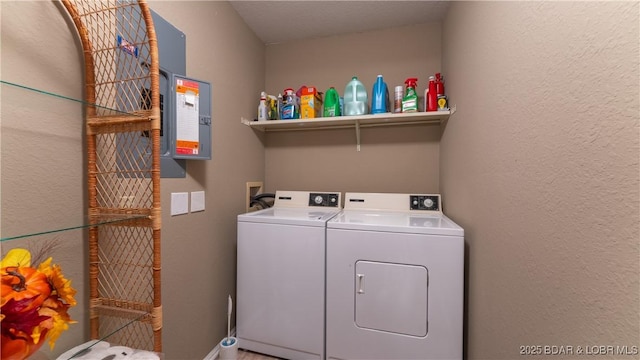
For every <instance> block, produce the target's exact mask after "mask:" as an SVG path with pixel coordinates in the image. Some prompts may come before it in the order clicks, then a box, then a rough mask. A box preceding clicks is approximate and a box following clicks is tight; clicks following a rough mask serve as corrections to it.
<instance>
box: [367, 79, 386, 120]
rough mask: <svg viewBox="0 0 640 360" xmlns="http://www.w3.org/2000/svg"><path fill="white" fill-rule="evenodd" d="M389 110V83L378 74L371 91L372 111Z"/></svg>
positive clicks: (375, 112) (382, 111) (373, 112)
mask: <svg viewBox="0 0 640 360" xmlns="http://www.w3.org/2000/svg"><path fill="white" fill-rule="evenodd" d="M388 111H389V91H388V89H387V84H386V83H385V82H384V80H383V79H382V75H378V77H377V79H376V82H375V84H373V90H372V91H371V113H372V114H382V113H386V112H388Z"/></svg>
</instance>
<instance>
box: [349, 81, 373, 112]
mask: <svg viewBox="0 0 640 360" xmlns="http://www.w3.org/2000/svg"><path fill="white" fill-rule="evenodd" d="M366 113H367V89H365V87H364V85H363V84H362V82H360V80H358V78H357V77H356V76H354V77H353V78H352V79H351V81H349V82H348V83H347V86H346V87H345V89H344V115H347V116H350V115H364V114H366Z"/></svg>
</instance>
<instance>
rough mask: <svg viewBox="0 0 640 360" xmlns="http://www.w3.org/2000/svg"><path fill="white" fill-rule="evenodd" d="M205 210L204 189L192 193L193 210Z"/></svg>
mask: <svg viewBox="0 0 640 360" xmlns="http://www.w3.org/2000/svg"><path fill="white" fill-rule="evenodd" d="M196 211H204V191H194V192H192V193H191V212H196Z"/></svg>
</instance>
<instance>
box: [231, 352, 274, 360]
mask: <svg viewBox="0 0 640 360" xmlns="http://www.w3.org/2000/svg"><path fill="white" fill-rule="evenodd" d="M272 359H279V358H276V357H271V356H268V355H264V354H260V353H257V352H253V351H248V350H242V349H240V350H238V360H272Z"/></svg>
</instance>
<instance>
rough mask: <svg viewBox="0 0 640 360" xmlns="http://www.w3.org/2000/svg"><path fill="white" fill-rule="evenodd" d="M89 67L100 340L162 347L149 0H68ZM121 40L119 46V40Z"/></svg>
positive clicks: (95, 324)
mask: <svg viewBox="0 0 640 360" xmlns="http://www.w3.org/2000/svg"><path fill="white" fill-rule="evenodd" d="M61 1H62V3H63V4H64V7H65V8H66V9H67V11H68V12H69V14H70V16H71V18H72V20H73V23H74V24H75V26H76V28H77V30H78V34H79V36H80V40H81V43H82V47H83V49H82V50H83V51H82V53H83V55H84V64H85V69H84V73H85V94H86V99H85V100H84V101H83V103H84V104H85V114H86V119H85V124H86V133H87V136H86V143H87V177H88V192H89V194H88V204H89V206H88V218H89V223H90V224H100V226H90V227H89V239H88V243H89V246H88V247H89V302H90V304H89V314H90V324H89V325H90V336H91V338H92V339H105V338H106V339H107V341H109V342H110V343H111V344H118V345H123V346H128V347H131V348H134V349H142V350H151V351H155V352H162V306H161V296H160V295H161V294H160V269H161V262H160V228H161V221H160V219H161V212H160V146H159V139H160V106H159V105H160V94H159V65H158V48H157V40H156V38H155V30H154V26H153V21H152V18H151V12H150V9H149V8H148V5H147V3H146V1H144V0H140V1H134V0H119V1H117V2H106V1H94V0H61ZM116 39H117V46H114V43H115V42H116V41H115V40H116Z"/></svg>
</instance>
